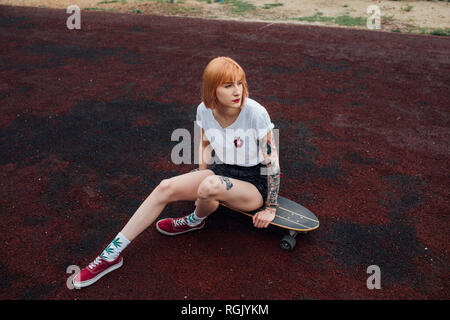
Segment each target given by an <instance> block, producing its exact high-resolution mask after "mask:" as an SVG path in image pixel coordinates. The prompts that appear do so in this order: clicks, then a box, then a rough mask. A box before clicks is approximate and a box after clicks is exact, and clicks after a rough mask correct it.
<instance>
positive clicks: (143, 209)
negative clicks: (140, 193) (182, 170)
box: [121, 169, 214, 241]
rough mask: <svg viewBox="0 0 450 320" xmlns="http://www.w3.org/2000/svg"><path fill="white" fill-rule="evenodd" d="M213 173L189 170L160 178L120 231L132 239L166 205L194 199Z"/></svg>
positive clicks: (149, 223)
mask: <svg viewBox="0 0 450 320" xmlns="http://www.w3.org/2000/svg"><path fill="white" fill-rule="evenodd" d="M210 175H214V173H213V172H212V171H211V170H208V169H206V170H200V171H196V172H189V173H186V174H182V175H179V176H176V177H173V178H170V179H165V180H162V181H161V183H160V184H159V185H158V186H157V187H156V188H155V189H154V190H153V191H152V193H151V194H150V195H149V196H148V197H147V199H145V201H144V202H143V203H142V204H141V205H140V207H139V208H138V209H137V210H136V212H135V213H134V214H133V216H132V217H131V218H130V220H129V221H128V222H127V224H126V225H125V227H124V228H123V229H122V231H121V233H122V234H123V235H124V236H125V237H126V238H127V239H128V240H130V241H133V240H134V239H135V238H136V237H137V236H138V235H139V234H140V233H141V232H143V231H144V230H145V229H147V228H148V227H149V226H150V225H151V224H152V223H153V222H154V221H155V220H156V218H158V216H159V215H160V213H161V212H162V211H163V210H164V208H165V207H166V205H167V204H168V203H170V202H174V201H181V200H187V201H189V200H190V201H195V200H196V199H197V191H198V188H199V186H200V184H201V182H202V181H203V180H204V179H205V178H206V177H208V176H210Z"/></svg>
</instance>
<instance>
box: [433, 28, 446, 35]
mask: <svg viewBox="0 0 450 320" xmlns="http://www.w3.org/2000/svg"><path fill="white" fill-rule="evenodd" d="M430 34H431V35H433V36H447V37H448V36H450V28H446V29H441V28H439V29H434V30H432V31H431V32H430Z"/></svg>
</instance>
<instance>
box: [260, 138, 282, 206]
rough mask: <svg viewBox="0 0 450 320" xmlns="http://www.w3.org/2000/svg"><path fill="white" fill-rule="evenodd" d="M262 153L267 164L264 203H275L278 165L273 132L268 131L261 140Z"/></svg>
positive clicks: (278, 187)
mask: <svg viewBox="0 0 450 320" xmlns="http://www.w3.org/2000/svg"><path fill="white" fill-rule="evenodd" d="M261 148H262V154H263V156H264V159H265V161H266V164H267V169H268V172H267V187H268V188H267V189H268V193H267V199H266V203H268V204H271V205H276V204H277V203H278V192H279V190H280V165H279V161H278V152H277V150H276V146H275V144H274V142H273V134H272V132H269V133H268V134H267V135H266V136H265V137H264V138H263V139H262V142H261Z"/></svg>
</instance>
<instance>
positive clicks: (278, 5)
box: [262, 2, 284, 9]
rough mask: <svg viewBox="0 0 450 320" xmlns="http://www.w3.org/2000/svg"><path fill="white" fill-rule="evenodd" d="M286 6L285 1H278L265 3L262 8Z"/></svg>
mask: <svg viewBox="0 0 450 320" xmlns="http://www.w3.org/2000/svg"><path fill="white" fill-rule="evenodd" d="M281 6H284V3H281V2H277V3H265V4H264V5H263V6H262V8H263V9H272V8H276V7H281Z"/></svg>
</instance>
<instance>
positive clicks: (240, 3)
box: [221, 0, 256, 15]
mask: <svg viewBox="0 0 450 320" xmlns="http://www.w3.org/2000/svg"><path fill="white" fill-rule="evenodd" d="M221 3H223V4H229V5H231V13H233V14H237V15H243V14H245V13H248V12H253V11H255V10H256V7H255V5H254V4H251V3H248V2H247V1H244V0H224V1H223V2H221Z"/></svg>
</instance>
